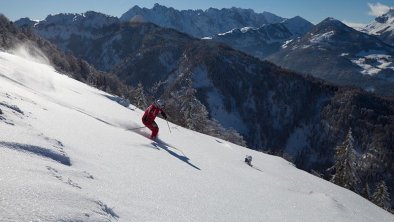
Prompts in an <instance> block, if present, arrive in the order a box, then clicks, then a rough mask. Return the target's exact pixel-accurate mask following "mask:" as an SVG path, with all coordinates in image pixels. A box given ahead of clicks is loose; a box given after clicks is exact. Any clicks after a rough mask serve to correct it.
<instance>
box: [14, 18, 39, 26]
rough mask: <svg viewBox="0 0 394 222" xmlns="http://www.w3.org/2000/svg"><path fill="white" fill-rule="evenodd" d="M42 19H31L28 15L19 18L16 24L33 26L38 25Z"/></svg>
mask: <svg viewBox="0 0 394 222" xmlns="http://www.w3.org/2000/svg"><path fill="white" fill-rule="evenodd" d="M39 22H40V21H38V20H31V19H30V18H28V17H26V18H21V19H18V20H17V21H15V24H16V25H17V26H27V27H31V26H34V25H36V24H37V23H39Z"/></svg>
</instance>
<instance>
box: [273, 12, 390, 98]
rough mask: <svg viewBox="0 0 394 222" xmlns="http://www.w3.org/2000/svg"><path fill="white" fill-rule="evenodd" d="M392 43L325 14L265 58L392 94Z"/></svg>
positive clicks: (327, 77) (299, 70) (326, 78)
mask: <svg viewBox="0 0 394 222" xmlns="http://www.w3.org/2000/svg"><path fill="white" fill-rule="evenodd" d="M393 56H394V47H393V46H391V45H389V44H386V43H385V42H383V41H382V40H380V39H379V38H377V37H375V36H372V35H368V34H366V33H363V32H359V31H357V30H354V29H353V28H350V27H348V26H346V25H345V24H343V23H342V22H340V21H338V20H336V19H333V18H327V19H325V20H324V21H322V22H321V23H319V24H317V25H316V26H315V27H314V28H313V29H312V30H311V31H310V32H308V33H306V34H305V35H304V36H303V37H301V38H299V39H295V40H293V41H291V42H288V43H287V44H286V45H284V46H283V47H282V49H281V50H280V51H278V52H277V53H275V54H272V55H271V56H270V57H268V58H267V59H268V60H270V61H272V62H274V63H275V64H278V65H280V66H282V67H285V68H288V69H291V70H295V71H297V72H299V73H304V74H310V75H313V76H315V77H318V78H320V79H324V80H327V81H330V82H332V83H335V84H338V85H352V86H357V87H360V88H363V89H365V90H367V91H372V92H376V93H378V94H381V95H386V96H392V95H394V58H393Z"/></svg>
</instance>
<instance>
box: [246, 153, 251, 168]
mask: <svg viewBox="0 0 394 222" xmlns="http://www.w3.org/2000/svg"><path fill="white" fill-rule="evenodd" d="M245 163H247V164H248V165H249V166H252V156H248V155H246V157H245Z"/></svg>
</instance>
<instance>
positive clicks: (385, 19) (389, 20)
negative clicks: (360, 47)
mask: <svg viewBox="0 0 394 222" xmlns="http://www.w3.org/2000/svg"><path fill="white" fill-rule="evenodd" d="M362 31H363V32H366V33H368V34H372V35H376V36H378V37H379V38H380V39H382V40H383V41H384V42H386V43H388V44H391V45H393V46H394V9H391V10H390V11H388V12H387V13H386V14H384V15H382V16H379V17H376V18H375V20H374V21H373V22H371V23H370V24H368V25H367V26H365V28H364V29H363V30H362Z"/></svg>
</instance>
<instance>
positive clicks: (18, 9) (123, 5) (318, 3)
mask: <svg viewBox="0 0 394 222" xmlns="http://www.w3.org/2000/svg"><path fill="white" fill-rule="evenodd" d="M155 3H159V4H161V5H165V6H167V7H173V8H175V9H207V8H210V7H214V8H230V7H232V6H235V7H240V8H251V9H253V10H255V11H256V12H263V11H268V12H272V13H274V14H277V15H279V16H282V17H286V18H290V17H294V16H296V15H300V16H302V17H304V18H305V19H307V20H309V21H311V22H312V23H315V24H316V23H318V22H320V21H321V20H323V19H324V18H326V17H334V18H336V19H339V20H341V21H346V22H351V23H364V24H365V23H369V22H370V21H372V20H373V18H374V17H373V16H372V14H379V12H380V11H382V10H383V11H384V10H385V9H387V7H394V1H393V0H380V1H371V0H198V1H187V0H137V1H135V0H35V1H32V0H0V5H1V6H0V13H2V14H4V15H5V16H7V17H8V18H9V19H10V20H17V19H19V18H22V17H29V18H31V19H39V20H41V19H44V18H45V17H46V16H47V15H49V14H57V13H61V12H71V13H82V12H86V11H88V10H93V11H97V12H102V13H105V14H109V15H113V16H117V17H120V16H121V15H122V14H123V13H124V12H126V11H127V10H128V9H130V8H131V7H132V6H134V5H139V6H141V7H147V8H152V7H153V5H154V4H155Z"/></svg>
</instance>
